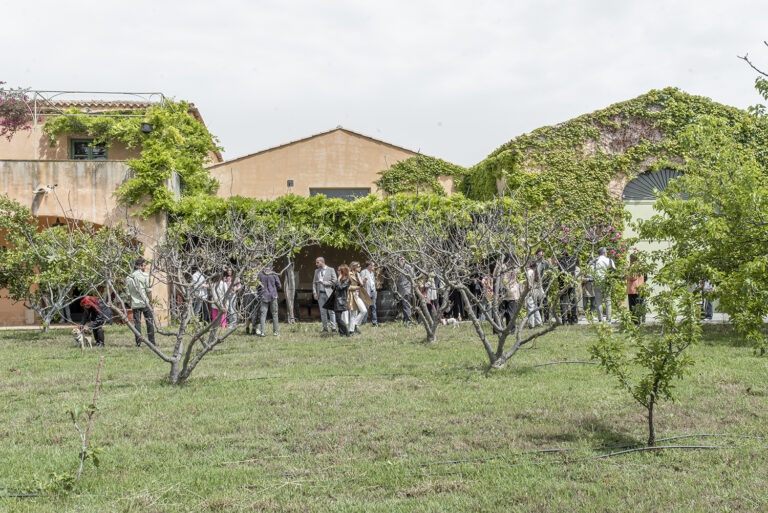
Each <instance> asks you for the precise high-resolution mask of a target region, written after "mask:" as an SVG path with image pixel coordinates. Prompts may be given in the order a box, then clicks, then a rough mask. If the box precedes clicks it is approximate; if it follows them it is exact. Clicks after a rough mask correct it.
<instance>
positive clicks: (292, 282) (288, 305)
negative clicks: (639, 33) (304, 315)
mask: <svg viewBox="0 0 768 513" xmlns="http://www.w3.org/2000/svg"><path fill="white" fill-rule="evenodd" d="M285 258H286V260H287V261H288V265H287V267H286V268H285V287H284V291H285V311H286V314H287V316H288V324H296V312H295V310H294V304H293V303H294V301H293V299H294V297H295V296H296V276H295V275H294V274H293V259H292V258H291V257H285Z"/></svg>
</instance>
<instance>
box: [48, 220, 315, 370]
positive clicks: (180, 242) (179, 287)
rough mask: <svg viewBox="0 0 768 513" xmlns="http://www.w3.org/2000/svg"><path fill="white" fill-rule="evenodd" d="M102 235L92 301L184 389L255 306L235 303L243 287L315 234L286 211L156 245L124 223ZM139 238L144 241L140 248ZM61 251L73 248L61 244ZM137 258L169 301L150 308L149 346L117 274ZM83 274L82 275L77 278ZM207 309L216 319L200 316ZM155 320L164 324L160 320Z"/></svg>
mask: <svg viewBox="0 0 768 513" xmlns="http://www.w3.org/2000/svg"><path fill="white" fill-rule="evenodd" d="M82 229H83V228H80V227H73V230H82ZM107 231H108V233H109V234H110V235H109V236H104V235H102V239H103V240H104V242H103V244H102V247H101V248H99V250H98V251H95V252H94V254H93V255H92V259H93V262H95V273H96V274H97V275H98V276H99V281H98V282H96V281H94V282H93V283H92V286H93V290H94V291H95V295H97V296H98V297H100V298H101V299H102V300H103V301H104V303H105V304H106V305H107V306H108V307H109V308H111V309H112V310H113V313H114V315H115V316H116V317H117V318H119V319H121V320H122V321H123V322H125V323H126V325H127V326H128V327H129V328H130V330H131V332H132V333H133V334H134V336H135V337H136V338H137V341H139V342H140V343H141V344H142V345H144V346H146V347H148V348H149V349H150V350H151V351H152V352H154V353H155V354H156V355H157V356H158V357H159V358H160V359H161V360H163V361H164V362H166V363H168V364H169V365H170V367H171V368H170V373H169V376H168V379H169V381H170V383H171V384H174V385H176V384H180V383H183V382H184V381H185V380H186V379H187V378H188V377H189V375H190V374H191V373H192V371H193V370H194V369H195V368H196V367H197V365H198V364H199V363H200V361H201V360H202V359H203V358H204V357H205V356H206V355H207V354H209V353H210V352H211V351H212V350H213V349H214V348H215V347H216V346H217V345H219V344H221V343H222V342H223V341H225V340H226V339H227V338H228V337H229V336H230V335H232V334H233V333H234V332H235V331H236V330H237V329H238V328H239V327H240V326H241V325H242V323H241V322H240V321H241V320H242V319H243V318H244V316H246V315H250V314H251V311H250V309H251V308H253V305H252V304H249V303H248V302H246V301H242V300H241V298H242V296H243V294H242V293H241V291H243V290H245V289H246V288H247V287H251V289H252V290H254V291H255V289H256V287H257V286H258V277H259V274H260V273H261V272H262V271H264V270H266V269H267V268H268V267H272V266H273V265H274V263H276V262H283V261H285V258H286V257H287V256H289V255H292V254H294V253H295V252H296V251H297V250H298V249H300V248H301V247H303V246H306V245H309V244H311V243H313V241H314V240H315V239H314V237H316V235H317V233H318V231H317V229H315V230H314V231H313V229H312V228H311V227H308V226H303V227H296V226H294V225H293V224H292V223H291V220H290V218H289V216H288V215H287V214H285V213H283V214H276V215H269V216H264V215H259V214H258V213H257V214H251V213H245V212H243V211H241V210H238V209H235V208H229V209H228V210H226V211H225V212H224V213H222V214H221V215H218V216H217V217H216V219H215V223H212V222H211V221H210V220H209V219H195V218H192V219H186V220H183V221H181V222H179V223H177V224H174V225H172V226H170V227H169V228H168V229H167V231H166V233H165V234H164V236H163V238H162V240H152V239H151V238H148V237H147V236H146V235H145V234H141V233H138V231H137V230H136V229H135V228H131V227H127V226H125V225H115V226H114V227H113V228H112V229H108V230H107ZM71 240H74V238H72V239H71ZM138 240H142V241H144V244H143V247H140V246H139V245H138V244H137V243H136V241H138ZM62 250H64V251H67V252H71V251H75V250H76V248H74V247H72V246H62ZM140 256H143V257H144V258H146V259H147V260H148V261H149V264H150V265H149V267H148V270H147V272H148V274H149V276H150V281H151V283H152V287H153V289H154V290H158V289H162V290H167V291H168V296H169V299H168V301H167V302H166V303H163V302H161V301H159V300H158V299H154V300H153V301H152V302H151V305H150V308H151V310H152V313H153V316H154V318H155V324H156V326H155V331H156V333H157V335H159V337H158V339H156V340H154V341H153V340H151V339H150V338H149V337H148V336H147V335H146V334H145V333H144V332H142V330H140V329H137V327H135V326H134V325H133V323H132V322H131V321H130V319H129V315H128V312H129V311H130V300H129V298H128V296H127V294H126V291H125V281H126V273H125V272H124V271H120V272H115V270H118V269H120V270H122V269H125V263H126V262H133V261H134V260H135V259H136V258H138V257H140ZM85 271H86V270H85V269H81V274H82V275H85V274H86V273H85ZM195 271H198V272H197V273H195ZM90 272H94V271H93V270H91V271H90ZM201 276H202V278H201ZM99 285H101V286H99ZM213 311H215V312H216V313H217V315H216V316H212V315H206V314H205V312H213ZM165 312H167V314H166V313H165ZM158 314H161V315H162V316H163V317H167V316H170V319H167V318H165V319H163V318H160V319H158V317H159V315H158ZM158 321H172V322H170V323H168V324H169V326H164V324H167V323H165V322H158ZM138 328H141V326H138ZM166 340H167V341H169V343H166V342H165V341H166Z"/></svg>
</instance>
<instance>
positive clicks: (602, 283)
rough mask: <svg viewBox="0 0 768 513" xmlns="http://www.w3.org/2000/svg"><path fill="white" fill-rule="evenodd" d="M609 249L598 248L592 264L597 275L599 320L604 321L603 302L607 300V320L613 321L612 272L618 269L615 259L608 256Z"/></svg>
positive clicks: (596, 293) (596, 298)
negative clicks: (595, 258)
mask: <svg viewBox="0 0 768 513" xmlns="http://www.w3.org/2000/svg"><path fill="white" fill-rule="evenodd" d="M607 253H608V251H607V250H606V249H605V248H604V247H603V248H599V249H598V250H597V260H595V263H594V264H593V265H592V267H593V268H594V273H593V274H594V276H595V285H594V290H595V304H596V305H597V320H598V322H603V302H605V320H606V322H608V323H610V322H611V283H610V280H611V274H612V273H613V271H614V270H615V269H616V265H615V264H614V263H613V260H611V259H610V258H608V256H607Z"/></svg>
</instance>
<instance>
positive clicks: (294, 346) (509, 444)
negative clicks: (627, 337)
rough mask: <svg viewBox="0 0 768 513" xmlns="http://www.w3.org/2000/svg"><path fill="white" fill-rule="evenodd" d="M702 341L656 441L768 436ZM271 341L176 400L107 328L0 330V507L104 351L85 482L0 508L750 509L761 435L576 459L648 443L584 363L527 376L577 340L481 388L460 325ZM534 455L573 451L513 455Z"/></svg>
mask: <svg viewBox="0 0 768 513" xmlns="http://www.w3.org/2000/svg"><path fill="white" fill-rule="evenodd" d="M706 329H708V331H706V332H705V339H704V341H703V342H702V344H701V345H700V346H698V347H696V348H694V349H693V351H692V355H693V357H694V359H695V360H696V365H695V366H694V368H693V372H692V374H691V375H690V376H689V377H688V378H687V379H686V380H685V381H683V382H680V383H679V384H678V388H677V395H678V398H679V400H678V401H677V402H674V403H664V404H662V405H661V407H660V408H659V410H658V413H657V418H658V425H657V436H658V437H659V438H663V437H666V436H672V435H684V434H691V433H727V434H731V435H741V436H760V437H762V436H766V435H768V433H766V431H767V430H766V412H767V410H766V405H767V404H768V377H767V376H768V373H767V372H766V370H768V359H766V358H762V359H761V358H757V357H755V356H753V354H752V351H751V349H750V348H749V347H748V346H747V345H746V344H744V343H742V342H741V341H739V340H738V339H737V336H736V335H734V334H732V333H731V332H730V331H727V330H723V329H719V330H718V328H717V327H707V328H706ZM282 330H283V331H282V333H281V337H280V338H274V337H271V336H268V337H266V338H263V339H259V338H255V337H246V336H244V335H238V336H235V337H232V338H230V339H229V340H227V342H226V343H225V344H224V345H223V346H222V347H221V348H220V350H217V351H216V352H215V353H214V354H212V355H210V356H209V357H207V358H206V359H204V360H203V362H202V363H201V364H200V365H199V366H198V368H197V370H196V371H195V373H193V375H192V377H191V378H190V380H189V382H188V383H187V384H186V385H185V386H183V387H171V386H169V385H167V383H166V381H165V376H166V375H167V371H168V367H167V366H166V364H164V363H163V362H162V361H161V360H159V359H158V358H157V357H155V356H154V355H152V354H151V353H150V352H149V351H148V350H147V349H137V348H136V347H135V346H134V344H133V340H132V336H131V335H129V333H128V331H126V330H125V329H120V328H111V329H110V330H109V331H108V332H107V348H106V349H104V350H101V351H97V350H92V351H85V352H82V351H80V350H79V349H76V348H75V347H74V343H73V342H72V340H71V336H70V334H69V333H68V332H55V333H52V334H47V335H41V334H39V333H34V332H0V401H1V402H0V404H2V410H1V411H2V413H0V462H3V464H2V465H0V487H8V488H10V490H0V493H3V492H5V493H8V492H9V491H12V490H14V489H19V488H24V487H28V486H30V484H31V483H34V482H35V480H36V479H46V478H47V476H48V475H49V474H50V473H51V472H59V473H61V472H69V471H73V470H75V469H76V460H77V454H78V450H79V439H78V438H77V435H76V433H75V431H74V428H73V427H72V424H71V422H70V421H69V420H68V418H67V416H66V414H65V409H66V405H70V404H75V403H80V404H83V403H88V402H90V401H91V399H92V397H93V386H94V379H95V374H96V367H97V362H98V356H99V355H101V354H103V355H105V356H106V359H105V361H104V371H103V380H102V386H101V392H100V396H99V407H100V409H99V412H98V415H97V417H96V421H95V424H94V430H93V435H92V440H93V443H94V444H96V445H98V446H101V447H103V448H104V449H105V450H106V454H105V455H104V456H103V458H102V464H101V467H100V468H98V469H95V468H93V467H92V466H86V469H85V471H84V475H83V478H82V479H81V482H80V484H79V489H78V491H76V492H74V493H70V494H62V495H60V496H45V497H39V498H27V499H9V498H2V499H0V511H51V512H53V511H56V512H59V511H84V512H85V511H88V512H91V511H120V512H123V511H126V512H127V511H136V512H153V511H252V510H254V511H259V510H262V511H301V512H303V511H381V512H390V511H425V512H426V511H635V510H640V511H765V510H768V493H766V483H768V461H767V460H768V450H766V449H765V448H764V447H765V446H768V440H763V439H754V438H738V437H730V438H703V437H701V438H692V439H683V440H678V441H675V442H674V443H678V444H685V445H698V444H702V445H717V446H723V447H725V448H722V449H717V450H665V451H659V452H638V453H632V454H626V455H621V456H615V457H611V458H605V459H591V458H592V457H593V456H596V455H599V454H605V453H607V452H610V451H609V450H607V449H599V450H595V449H593V448H594V447H600V446H618V445H627V444H634V443H642V442H643V441H644V440H645V439H646V437H647V434H646V431H645V430H646V426H645V418H644V417H643V410H642V408H640V407H639V406H636V405H635V404H634V403H633V402H632V401H631V399H630V398H629V396H628V395H627V394H626V393H625V392H624V391H622V390H620V389H619V388H617V387H616V386H615V383H614V382H613V380H612V379H611V378H609V377H608V376H606V375H604V374H603V373H602V372H601V370H600V369H599V368H598V367H597V366H596V365H579V364H568V365H552V366H545V367H534V365H536V364H539V363H544V362H551V361H558V360H587V359H588V355H587V350H586V346H587V345H588V344H589V343H590V342H591V341H592V340H593V337H592V335H591V333H590V331H589V330H588V329H587V328H581V327H577V328H563V329H562V330H560V331H559V332H555V333H553V334H551V335H549V336H547V337H546V338H544V339H542V340H540V341H539V342H538V343H537V344H536V346H535V348H533V349H526V350H521V351H520V352H519V353H518V355H516V356H515V357H514V358H513V359H512V360H511V361H510V362H509V364H508V366H507V368H506V369H503V370H501V371H493V372H490V373H489V372H486V361H487V360H486V359H485V356H484V353H483V351H482V350H481V347H480V345H479V343H478V342H477V341H476V339H475V338H474V334H473V332H472V331H471V327H470V326H468V325H465V326H462V327H461V328H460V329H457V330H452V329H443V330H442V331H440V332H439V333H438V342H437V343H436V344H433V345H430V346H426V345H424V344H422V343H421V342H420V340H422V339H423V331H420V329H419V328H418V327H414V328H411V329H407V328H402V327H399V326H394V325H391V326H385V327H383V328H381V329H379V330H377V331H374V330H372V329H370V328H369V329H366V330H365V333H364V334H363V335H362V336H360V337H356V338H352V339H341V338H329V337H322V336H321V335H320V334H319V333H317V330H318V325H307V324H302V325H299V326H298V327H295V328H293V330H294V331H291V329H290V328H289V327H287V326H283V327H282ZM662 443H664V442H662ZM668 443H672V442H668ZM547 448H571V449H572V450H570V451H566V452H559V453H530V452H529V451H532V450H536V449H547ZM456 460H462V461H456Z"/></svg>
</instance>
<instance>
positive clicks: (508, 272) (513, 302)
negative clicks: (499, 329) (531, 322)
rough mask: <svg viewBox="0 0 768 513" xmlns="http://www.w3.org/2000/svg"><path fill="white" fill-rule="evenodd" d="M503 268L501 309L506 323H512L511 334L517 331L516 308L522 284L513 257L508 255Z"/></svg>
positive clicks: (500, 292) (500, 291)
mask: <svg viewBox="0 0 768 513" xmlns="http://www.w3.org/2000/svg"><path fill="white" fill-rule="evenodd" d="M502 265H503V266H502V268H501V271H502V272H501V287H500V290H499V298H500V299H501V303H500V306H501V311H500V312H499V313H500V314H502V316H503V318H504V322H505V324H507V325H508V324H510V323H511V324H512V329H511V330H509V333H510V335H511V334H512V333H514V332H515V321H516V319H515V309H516V308H517V302H518V301H520V284H519V283H518V281H517V268H516V267H513V264H512V262H511V258H509V257H507V258H506V259H505V262H504V263H503V264H502Z"/></svg>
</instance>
